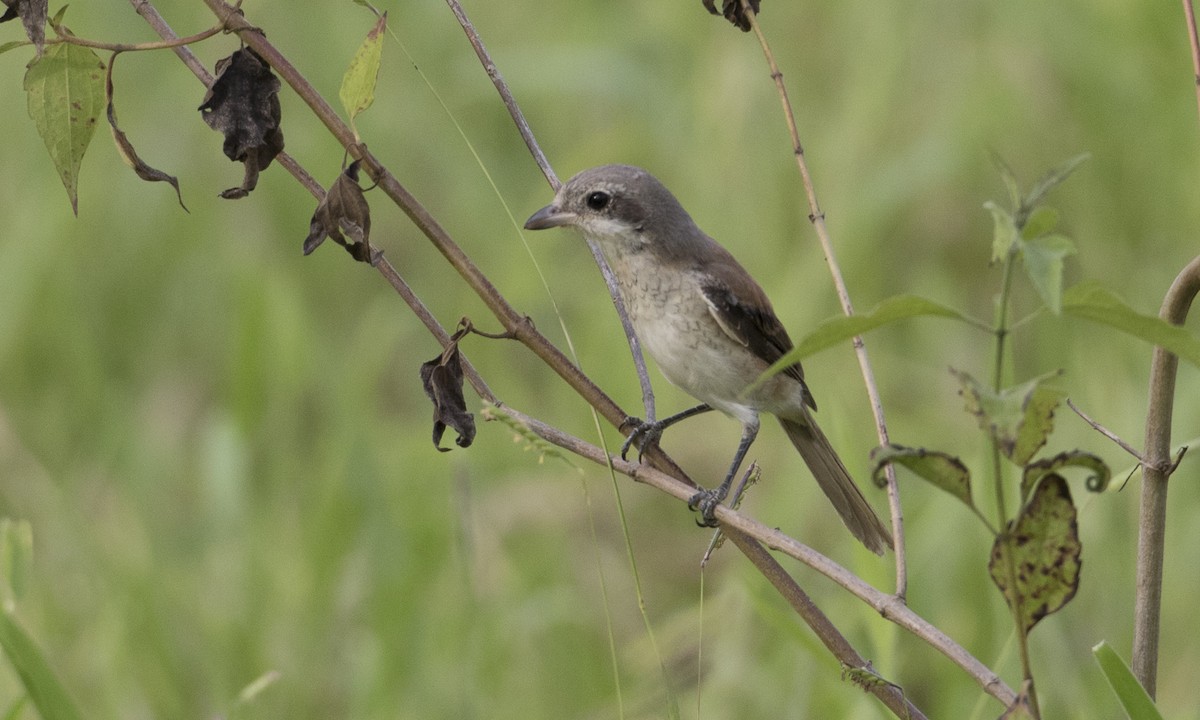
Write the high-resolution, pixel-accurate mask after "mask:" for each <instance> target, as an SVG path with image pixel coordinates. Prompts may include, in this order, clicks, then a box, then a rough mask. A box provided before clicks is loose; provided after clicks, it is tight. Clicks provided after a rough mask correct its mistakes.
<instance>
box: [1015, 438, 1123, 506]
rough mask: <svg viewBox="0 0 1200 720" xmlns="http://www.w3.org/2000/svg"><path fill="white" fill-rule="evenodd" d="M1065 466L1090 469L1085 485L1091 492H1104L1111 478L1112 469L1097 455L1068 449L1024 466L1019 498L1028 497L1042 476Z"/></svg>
mask: <svg viewBox="0 0 1200 720" xmlns="http://www.w3.org/2000/svg"><path fill="white" fill-rule="evenodd" d="M1066 467H1080V468H1083V469H1085V470H1091V471H1092V474H1091V475H1089V476H1088V479H1087V483H1086V487H1087V489H1088V490H1090V491H1092V492H1104V490H1105V489H1106V488H1107V487H1108V481H1109V480H1111V479H1112V470H1110V469H1109V467H1108V464H1107V463H1105V462H1104V461H1103V460H1101V459H1100V458H1099V457H1097V456H1095V455H1093V454H1091V453H1089V452H1084V451H1083V450H1068V451H1067V452H1061V453H1059V454H1057V455H1055V456H1054V457H1052V458H1045V459H1043V460H1038V461H1037V462H1033V463H1029V464H1028V465H1026V466H1025V472H1024V473H1023V474H1022V476H1021V498H1022V499H1024V498H1026V497H1028V496H1029V491H1030V490H1032V489H1033V487H1034V486H1035V485H1037V483H1038V481H1039V480H1041V479H1042V478H1043V477H1045V476H1047V475H1049V474H1050V473H1052V472H1058V471H1059V470H1061V469H1063V468H1066Z"/></svg>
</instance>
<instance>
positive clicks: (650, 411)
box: [446, 0, 656, 422]
mask: <svg viewBox="0 0 1200 720" xmlns="http://www.w3.org/2000/svg"><path fill="white" fill-rule="evenodd" d="M446 4H447V5H449V6H450V10H451V12H453V13H454V17H455V18H457V19H458V24H459V25H460V26H462V29H463V32H464V33H466V35H467V40H468V41H469V42H470V43H471V47H472V48H474V49H475V55H476V57H478V58H479V62H480V64H482V65H483V70H484V72H486V73H487V74H488V77H489V78H491V80H492V84H493V85H495V86H496V92H498V93H500V99H501V101H503V102H504V107H505V108H507V109H508V114H509V115H510V116H511V117H512V120H513V123H514V124H515V125H516V126H517V132H518V133H520V135H521V139H522V140H524V141H525V146H526V147H527V148H529V152H530V154H531V155H533V160H534V162H536V163H537V165H538V167H539V168H541V170H542V174H543V175H545V176H546V181H547V182H549V183H550V188H551V189H552V190H554V191H555V192H558V188H559V186H560V184H561V183H560V182H559V180H558V176H557V175H555V174H554V169H553V168H551V167H550V161H548V160H547V159H546V155H545V153H543V152H542V147H541V146H540V145H538V142H537V139H536V138H534V136H533V131H532V130H530V128H529V122H528V121H527V120H526V119H525V113H523V112H521V106H520V105H518V104H517V99H516V98H515V97H513V94H512V90H510V89H509V87H508V83H506V82H504V76H502V75H501V74H500V70H499V68H497V67H496V63H495V62H493V61H492V56H491V54H490V53H489V52H488V51H487V47H485V46H484V44H483V38H481V37H479V33H478V32H477V31H476V30H475V25H474V24H472V23H471V19H470V18H468V17H467V13H466V11H464V10H463V8H462V5H461V4H460V3H459V2H458V0H446ZM584 242H585V243H587V246H588V250H589V251H591V253H592V260H594V261H595V263H596V266H597V267H599V268H600V274H601V275H602V276H603V277H604V285H605V286H606V287H607V288H608V294H609V297H611V298H612V302H613V307H615V308H616V310H617V317H619V318H620V319H621V328H622V329H623V330H624V331H625V339H626V342H628V343H629V351H630V353H632V355H633V366H634V368H635V369H636V370H637V376H638V383H639V384H640V385H641V388H642V408H643V411H644V412H645V414H646V419H647V420H648V421H650V422H653V421H654V420H655V417H656V411H655V406H654V388H653V386H651V384H650V373H649V372H647V370H646V359H645V356H644V355H643V354H642V344H641V341H640V340H639V339H638V336H637V333H635V332H634V331H633V323H632V322H631V321H630V320H629V312H628V311H627V310H626V309H625V300H624V299H623V298H622V297H621V293H620V291H619V290H618V289H617V278H616V276H615V275H613V271H612V268H610V267H609V266H608V261H607V260H605V258H604V254H603V253H602V252H601V251H600V246H599V245H597V244H596V243H594V242H592V240H591V239H590V238H586V237H585V238H584Z"/></svg>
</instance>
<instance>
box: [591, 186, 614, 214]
mask: <svg viewBox="0 0 1200 720" xmlns="http://www.w3.org/2000/svg"><path fill="white" fill-rule="evenodd" d="M611 200H612V196H610V195H609V194H608V193H606V192H601V191H600V190H597V191H596V192H593V193H589V194H588V196H587V200H586V201H585V202H587V206H588V207H590V208H591V209H593V210H603V209H604V208H606V207H608V203H609V201H611Z"/></svg>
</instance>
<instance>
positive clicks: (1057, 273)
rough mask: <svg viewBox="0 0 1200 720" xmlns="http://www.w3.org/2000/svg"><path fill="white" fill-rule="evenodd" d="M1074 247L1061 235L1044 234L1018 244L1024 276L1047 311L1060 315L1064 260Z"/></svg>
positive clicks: (1072, 252)
mask: <svg viewBox="0 0 1200 720" xmlns="http://www.w3.org/2000/svg"><path fill="white" fill-rule="evenodd" d="M1074 254H1075V245H1074V244H1073V243H1072V242H1071V241H1070V240H1068V239H1067V238H1066V237H1064V236H1062V235H1043V236H1041V237H1037V238H1034V239H1033V240H1030V241H1028V242H1025V243H1022V245H1021V258H1022V259H1023V260H1024V261H1025V262H1024V265H1025V274H1026V275H1027V276H1028V277H1029V282H1031V283H1033V288H1034V289H1035V290H1037V294H1038V296H1040V297H1041V298H1042V302H1044V303H1046V307H1048V308H1050V312H1052V313H1054V314H1055V315H1061V314H1062V294H1063V258H1065V257H1066V256H1068V255H1074Z"/></svg>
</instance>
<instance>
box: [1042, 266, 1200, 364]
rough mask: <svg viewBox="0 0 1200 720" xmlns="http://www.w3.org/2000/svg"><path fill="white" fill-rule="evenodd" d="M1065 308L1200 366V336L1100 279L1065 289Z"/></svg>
mask: <svg viewBox="0 0 1200 720" xmlns="http://www.w3.org/2000/svg"><path fill="white" fill-rule="evenodd" d="M1063 311H1064V312H1066V313H1067V314H1068V315H1073V316H1075V317H1081V318H1083V319H1085V320H1091V321H1092V322H1097V323H1101V324H1103V325H1108V326H1109V327H1111V328H1115V329H1117V330H1120V331H1121V332H1123V333H1125V334H1127V335H1132V336H1134V337H1136V338H1141V339H1142V340H1145V341H1146V342H1148V343H1151V344H1153V345H1159V346H1161V347H1163V348H1164V349H1166V350H1167V351H1169V352H1172V353H1175V354H1176V355H1178V356H1179V357H1180V358H1182V359H1184V360H1187V361H1188V362H1190V363H1191V364H1193V365H1195V366H1197V367H1200V339H1198V338H1197V337H1196V336H1195V335H1192V334H1191V333H1189V332H1188V331H1187V330H1185V329H1184V328H1182V327H1180V326H1178V325H1172V324H1171V323H1169V322H1167V321H1166V320H1163V319H1162V318H1159V317H1155V316H1153V315H1143V314H1141V313H1139V312H1137V311H1136V310H1134V309H1133V308H1131V307H1129V306H1128V305H1126V304H1125V301H1124V300H1122V299H1121V298H1119V297H1117V296H1116V295H1115V294H1113V293H1112V292H1110V291H1108V290H1106V289H1104V288H1103V287H1101V286H1100V285H1099V284H1098V283H1096V282H1091V281H1089V282H1082V283H1079V284H1078V285H1073V286H1071V287H1070V288H1067V291H1066V292H1065V293H1063Z"/></svg>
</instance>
